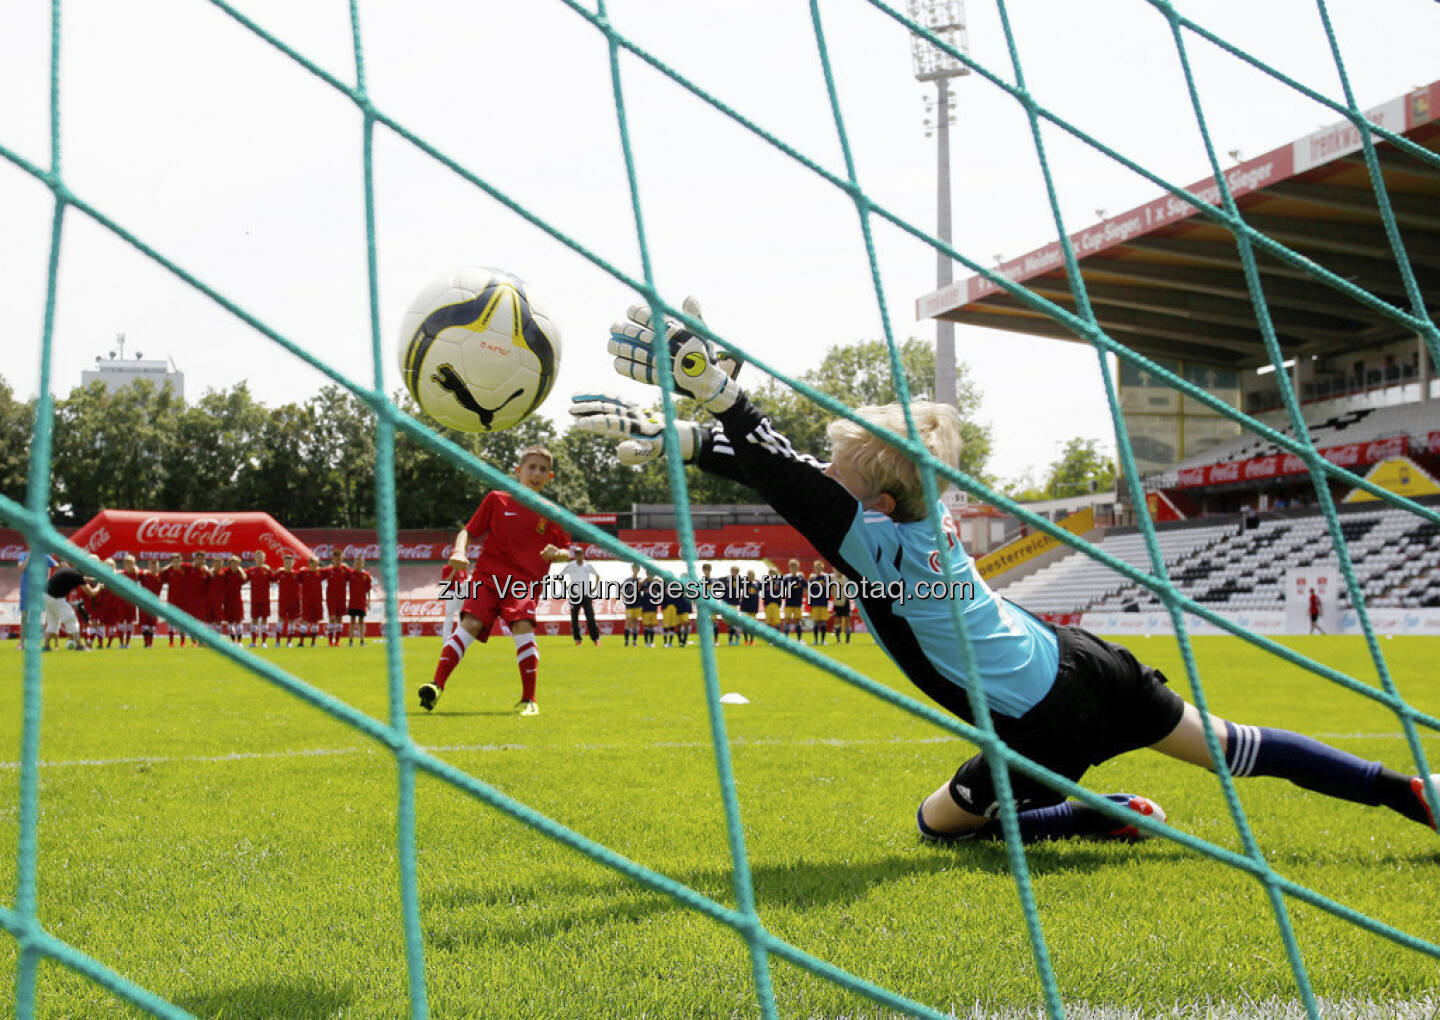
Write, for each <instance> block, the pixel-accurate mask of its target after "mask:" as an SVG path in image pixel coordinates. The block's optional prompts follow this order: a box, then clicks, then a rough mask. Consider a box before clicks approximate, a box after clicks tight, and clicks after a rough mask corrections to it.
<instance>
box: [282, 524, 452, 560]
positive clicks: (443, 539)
mask: <svg viewBox="0 0 1440 1020" xmlns="http://www.w3.org/2000/svg"><path fill="white" fill-rule="evenodd" d="M295 537H296V538H297V539H299V540H300V541H301V542H303V543H304V544H306V545H308V546H309V547H310V548H311V550H313V551H314V553H315V555H316V556H318V557H320V558H321V559H322V560H328V559H329V558H330V554H331V553H332V552H334V550H336V549H339V550H340V553H341V555H343V556H344V557H345V559H347V560H353V559H354V558H355V557H356V556H364V557H365V558H366V559H367V560H379V559H380V537H379V536H378V535H377V534H376V533H375V532H373V531H370V530H367V529H363V528H296V529H295ZM454 547H455V532H453V531H449V532H446V531H433V530H432V531H401V532H400V533H399V534H398V535H397V536H396V542H395V554H396V555H395V558H396V559H397V560H401V561H402V562H403V561H406V560H411V561H425V562H435V561H437V560H445V559H448V558H449V556H450V550H451V549H453V548H454Z"/></svg>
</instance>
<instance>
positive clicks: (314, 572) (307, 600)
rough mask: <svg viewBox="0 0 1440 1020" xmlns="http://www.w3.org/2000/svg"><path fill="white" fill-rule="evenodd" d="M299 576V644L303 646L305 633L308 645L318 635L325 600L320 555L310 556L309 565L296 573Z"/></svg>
mask: <svg viewBox="0 0 1440 1020" xmlns="http://www.w3.org/2000/svg"><path fill="white" fill-rule="evenodd" d="M297 576H298V577H299V578H300V619H301V620H302V621H303V622H302V623H301V625H300V626H301V630H300V645H301V647H304V644H305V635H306V634H309V635H310V647H311V648H314V647H315V639H316V638H318V637H319V636H320V619H321V616H322V610H323V609H324V602H325V590H324V589H325V574H324V571H323V570H322V569H321V566H320V557H318V556H311V557H310V563H309V566H308V567H307V568H306V569H305V570H301V571H299V572H298V575H297Z"/></svg>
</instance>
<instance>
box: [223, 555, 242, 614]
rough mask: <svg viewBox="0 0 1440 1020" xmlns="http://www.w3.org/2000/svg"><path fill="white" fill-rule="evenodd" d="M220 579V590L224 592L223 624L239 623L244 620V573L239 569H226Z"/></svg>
mask: <svg viewBox="0 0 1440 1020" xmlns="http://www.w3.org/2000/svg"><path fill="white" fill-rule="evenodd" d="M220 577H221V588H222V589H223V590H224V592H225V622H226V623H239V622H240V621H241V620H243V619H245V599H244V598H243V595H244V592H245V571H243V570H241V569H240V568H239V567H226V568H225V570H224V572H223V573H222V574H221V575H220Z"/></svg>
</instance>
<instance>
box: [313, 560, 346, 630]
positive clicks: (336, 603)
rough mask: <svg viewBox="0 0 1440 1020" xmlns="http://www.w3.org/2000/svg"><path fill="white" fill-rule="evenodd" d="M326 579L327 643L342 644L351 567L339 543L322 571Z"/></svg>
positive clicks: (322, 575)
mask: <svg viewBox="0 0 1440 1020" xmlns="http://www.w3.org/2000/svg"><path fill="white" fill-rule="evenodd" d="M320 576H321V577H323V578H324V579H325V615H326V616H327V617H328V618H329V619H328V621H327V623H326V629H325V643H326V644H328V645H330V646H331V647H332V648H338V647H339V646H340V631H341V630H342V629H343V628H344V626H345V600H346V596H347V594H348V590H349V585H350V568H349V567H347V566H346V565H345V552H344V550H342V549H341V548H340V547H339V546H338V545H337V546H336V547H335V551H334V552H333V553H331V555H330V563H329V564H328V565H327V566H326V567H325V568H324V569H322V570H321V571H320Z"/></svg>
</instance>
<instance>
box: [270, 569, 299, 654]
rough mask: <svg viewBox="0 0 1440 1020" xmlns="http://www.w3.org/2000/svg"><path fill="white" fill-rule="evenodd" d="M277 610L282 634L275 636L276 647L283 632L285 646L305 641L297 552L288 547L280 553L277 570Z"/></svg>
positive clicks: (278, 645)
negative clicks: (301, 621)
mask: <svg viewBox="0 0 1440 1020" xmlns="http://www.w3.org/2000/svg"><path fill="white" fill-rule="evenodd" d="M275 602H276V606H275V612H276V615H277V616H278V618H279V620H280V634H277V635H276V636H275V647H276V648H279V647H280V636H281V634H283V635H284V637H285V647H286V648H289V647H290V644H291V642H292V641H299V642H301V643H302V644H303V643H304V641H305V633H304V631H303V630H301V626H300V572H299V571H298V570H296V569H295V554H294V553H292V552H291V551H290V550H289V549H286V550H285V551H284V552H282V553H281V554H280V569H278V570H277V571H275Z"/></svg>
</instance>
